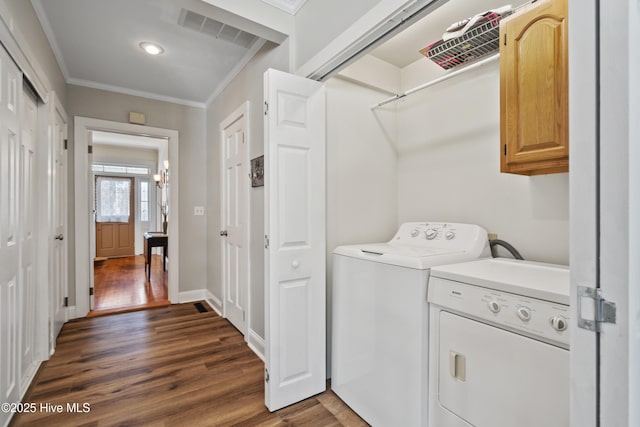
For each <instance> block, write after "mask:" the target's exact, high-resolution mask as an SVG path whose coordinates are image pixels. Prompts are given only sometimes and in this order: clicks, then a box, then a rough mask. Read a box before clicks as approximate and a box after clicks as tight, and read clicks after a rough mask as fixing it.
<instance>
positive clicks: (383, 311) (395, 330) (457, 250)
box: [331, 222, 490, 427]
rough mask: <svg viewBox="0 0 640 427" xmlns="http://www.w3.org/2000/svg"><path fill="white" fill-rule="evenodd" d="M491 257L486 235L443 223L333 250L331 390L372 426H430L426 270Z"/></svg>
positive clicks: (477, 229)
mask: <svg viewBox="0 0 640 427" xmlns="http://www.w3.org/2000/svg"><path fill="white" fill-rule="evenodd" d="M489 256H490V249H489V245H488V240H487V233H486V231H485V230H484V229H483V228H481V227H479V226H477V225H470V224H454V223H439V222H438V223H436V222H419V223H418V222H412V223H405V224H402V225H401V226H400V228H399V230H398V232H397V233H396V235H395V236H394V237H393V239H391V241H390V242H388V243H380V244H363V245H351V246H340V247H338V248H336V249H335V251H334V253H333V295H332V301H333V305H332V355H331V363H332V368H331V371H332V372H331V373H332V375H331V388H332V389H333V391H334V392H335V393H336V394H337V395H338V396H340V398H341V399H342V400H343V401H344V402H345V403H346V404H347V405H349V406H350V407H351V408H352V409H353V410H354V411H355V412H357V413H358V414H359V415H360V416H361V417H362V418H363V419H364V420H365V421H367V422H368V423H369V424H371V425H373V426H403V427H404V426H406V427H410V426H425V425H426V423H427V412H426V410H427V405H426V391H427V387H428V382H427V366H426V363H424V362H425V361H426V360H427V359H426V357H427V350H428V336H427V334H428V319H429V316H428V304H427V282H428V280H429V268H430V267H432V266H434V265H442V264H450V263H455V262H463V261H468V260H471V259H477V258H480V257H489Z"/></svg>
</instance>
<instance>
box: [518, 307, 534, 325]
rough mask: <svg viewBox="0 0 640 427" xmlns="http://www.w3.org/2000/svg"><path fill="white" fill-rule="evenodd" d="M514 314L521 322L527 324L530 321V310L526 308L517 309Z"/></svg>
mask: <svg viewBox="0 0 640 427" xmlns="http://www.w3.org/2000/svg"><path fill="white" fill-rule="evenodd" d="M516 314H517V315H518V318H519V319H520V320H522V321H523V322H528V321H529V320H530V319H531V310H530V309H528V308H527V307H518V309H517V310H516Z"/></svg>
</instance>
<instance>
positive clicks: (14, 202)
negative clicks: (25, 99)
mask: <svg viewBox="0 0 640 427" xmlns="http://www.w3.org/2000/svg"><path fill="white" fill-rule="evenodd" d="M21 98H22V73H21V72H20V70H19V69H18V67H17V66H16V65H15V64H14V62H13V60H12V59H11V58H10V57H9V55H8V54H7V53H6V51H5V50H4V49H2V48H0V402H1V403H10V402H17V401H19V400H20V396H19V393H20V391H19V388H20V384H19V381H20V378H19V375H20V371H19V363H20V360H19V355H20V349H19V344H18V339H19V333H20V331H19V320H20V310H19V301H20V296H19V295H20V287H21V280H22V277H21V274H20V255H21V254H20V240H21V239H20V223H21V219H20V214H21V212H20V210H21V209H20V187H21V180H20V174H21V172H22V171H21V170H20V150H21V146H20V108H21V106H20V103H21ZM9 415H10V414H9V413H6V412H0V425H4V424H6V423H7V421H8V419H9Z"/></svg>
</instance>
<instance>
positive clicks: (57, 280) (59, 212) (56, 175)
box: [49, 103, 68, 350]
mask: <svg viewBox="0 0 640 427" xmlns="http://www.w3.org/2000/svg"><path fill="white" fill-rule="evenodd" d="M51 120H52V122H51V147H50V148H51V150H52V163H53V164H52V165H51V168H52V169H51V171H52V173H51V185H52V190H53V193H52V194H53V197H52V209H51V225H52V226H51V227H50V229H51V230H53V233H54V234H53V236H51V239H53V245H52V251H51V254H50V265H51V282H50V286H51V292H50V295H51V313H52V316H51V317H52V320H53V325H52V326H53V327H52V328H51V336H50V341H49V343H50V346H51V349H52V350H53V348H55V340H56V337H57V336H58V333H59V332H60V329H62V325H63V324H64V322H66V321H67V318H66V315H67V313H66V307H65V298H66V297H67V286H68V285H67V241H66V240H65V237H66V223H67V150H66V149H65V140H66V139H67V119H66V115H65V113H64V111H63V110H62V108H61V107H60V106H59V105H57V103H56V105H54V106H52V117H51Z"/></svg>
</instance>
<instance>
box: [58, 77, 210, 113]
mask: <svg viewBox="0 0 640 427" xmlns="http://www.w3.org/2000/svg"><path fill="white" fill-rule="evenodd" d="M67 84H70V85H76V86H84V87H89V88H92V89H100V90H106V91H109V92H116V93H122V94H124V95H131V96H139V97H140V98H147V99H153V100H155V101H163V102H170V103H172V104H179V105H186V106H187V107H193V108H203V109H204V108H206V107H207V105H206V104H205V103H204V102H197V101H190V100H188V99H182V98H174V97H171V96H165V95H158V94H156V93H151V92H145V91H142V90H135V89H129V88H126V87H121V86H115V85H109V84H104V83H97V82H92V81H90V80H83V79H76V78H68V79H67Z"/></svg>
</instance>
